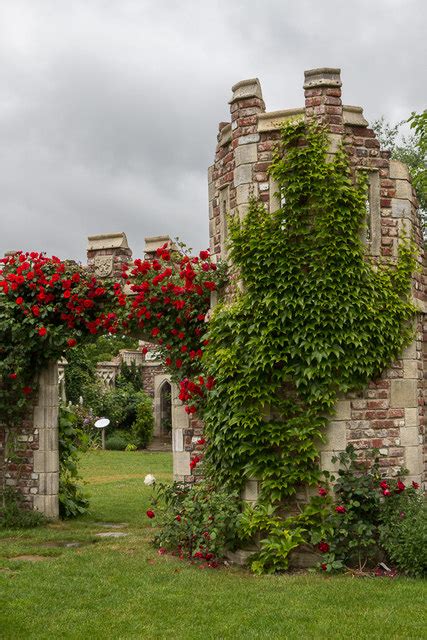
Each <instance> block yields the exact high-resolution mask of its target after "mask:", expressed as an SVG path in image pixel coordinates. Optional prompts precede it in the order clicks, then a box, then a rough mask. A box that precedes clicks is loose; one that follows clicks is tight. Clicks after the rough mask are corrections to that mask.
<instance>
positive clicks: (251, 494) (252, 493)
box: [242, 479, 259, 502]
mask: <svg viewBox="0 0 427 640" xmlns="http://www.w3.org/2000/svg"><path fill="white" fill-rule="evenodd" d="M258 496H259V486H258V480H255V479H254V480H247V481H246V484H245V486H244V488H243V491H242V500H247V501H248V502H256V501H257V500H258Z"/></svg>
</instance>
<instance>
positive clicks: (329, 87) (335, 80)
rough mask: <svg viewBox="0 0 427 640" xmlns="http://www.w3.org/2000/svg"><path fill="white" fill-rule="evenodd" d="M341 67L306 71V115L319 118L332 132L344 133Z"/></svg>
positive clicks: (310, 117)
mask: <svg viewBox="0 0 427 640" xmlns="http://www.w3.org/2000/svg"><path fill="white" fill-rule="evenodd" d="M340 74H341V69H330V68H327V67H323V68H321V69H309V70H308V71H304V77H305V82H304V96H305V115H306V118H307V120H317V121H318V122H319V123H321V124H324V125H326V126H327V128H328V129H329V131H330V132H331V133H335V134H338V135H342V134H343V133H344V124H343V106H342V102H341V84H342V83H341V75H340Z"/></svg>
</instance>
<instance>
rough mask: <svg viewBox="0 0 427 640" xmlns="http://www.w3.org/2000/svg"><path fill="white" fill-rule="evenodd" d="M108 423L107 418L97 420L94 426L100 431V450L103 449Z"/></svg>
mask: <svg viewBox="0 0 427 640" xmlns="http://www.w3.org/2000/svg"><path fill="white" fill-rule="evenodd" d="M109 424H110V421H109V419H108V418H99V420H97V421H96V422H95V424H94V426H95V427H96V428H97V429H101V442H102V448H103V449H105V428H106V427H108V425H109Z"/></svg>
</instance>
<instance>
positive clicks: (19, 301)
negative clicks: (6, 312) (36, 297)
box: [16, 296, 24, 304]
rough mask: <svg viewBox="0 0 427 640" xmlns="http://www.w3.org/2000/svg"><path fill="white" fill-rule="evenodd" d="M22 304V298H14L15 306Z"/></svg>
mask: <svg viewBox="0 0 427 640" xmlns="http://www.w3.org/2000/svg"><path fill="white" fill-rule="evenodd" d="M23 302H24V298H22V297H21V296H19V298H16V304H23Z"/></svg>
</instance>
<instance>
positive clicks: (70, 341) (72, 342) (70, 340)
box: [67, 338, 77, 347]
mask: <svg viewBox="0 0 427 640" xmlns="http://www.w3.org/2000/svg"><path fill="white" fill-rule="evenodd" d="M67 344H68V346H69V347H75V346H76V344H77V340H75V338H68V340H67Z"/></svg>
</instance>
